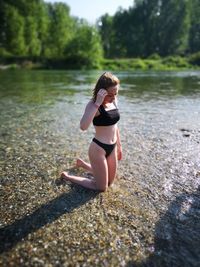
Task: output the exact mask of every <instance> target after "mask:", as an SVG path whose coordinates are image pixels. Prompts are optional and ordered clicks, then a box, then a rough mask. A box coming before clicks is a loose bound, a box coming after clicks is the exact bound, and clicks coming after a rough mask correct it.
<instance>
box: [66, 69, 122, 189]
mask: <svg viewBox="0 0 200 267" xmlns="http://www.w3.org/2000/svg"><path fill="white" fill-rule="evenodd" d="M118 90H119V79H118V78H117V77H116V76H115V75H113V74H111V73H109V72H105V73H104V74H103V75H101V76H100V78H99V79H98V81H97V83H96V86H95V88H94V90H93V97H92V99H91V100H90V101H89V103H88V104H87V106H86V108H85V112H84V114H83V117H82V119H81V121H80V128H81V130H83V131H84V130H87V129H88V127H89V126H90V124H91V123H92V122H93V125H94V128H95V137H94V138H93V139H92V142H91V144H90V147H89V159H90V164H89V163H86V162H85V161H83V160H82V159H77V163H76V165H77V167H82V168H84V169H85V170H87V171H89V172H91V173H92V175H93V176H94V179H89V178H84V177H79V176H73V175H69V174H68V173H67V172H63V173H62V174H61V176H62V178H64V179H66V180H69V181H71V182H74V183H76V184H79V185H82V186H84V187H86V188H90V189H94V190H99V191H106V189H107V188H108V186H109V185H111V184H112V183H113V181H114V179H115V176H116V170H117V164H118V160H121V158H122V149H121V143H120V135H119V129H118V126H117V122H118V121H119V119H120V115H119V110H118V108H117V94H118Z"/></svg>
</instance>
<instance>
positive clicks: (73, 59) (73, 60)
mask: <svg viewBox="0 0 200 267" xmlns="http://www.w3.org/2000/svg"><path fill="white" fill-rule="evenodd" d="M76 27H77V28H76V32H75V36H74V38H73V39H72V40H71V41H70V43H69V44H68V45H67V46H66V49H65V55H66V60H67V62H68V64H69V65H75V66H76V67H79V68H83V67H84V66H87V67H89V68H98V67H100V62H101V59H102V55H103V49H102V46H101V41H100V36H99V34H98V32H97V29H96V28H95V27H93V26H89V25H87V24H86V23H83V22H82V23H79V25H77V26H76Z"/></svg>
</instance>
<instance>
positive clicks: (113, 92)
mask: <svg viewBox="0 0 200 267" xmlns="http://www.w3.org/2000/svg"><path fill="white" fill-rule="evenodd" d="M118 91H119V84H117V85H115V86H112V87H109V88H108V89H107V93H108V94H107V95H106V97H105V98H104V101H103V104H107V103H112V102H113V101H114V100H115V98H116V96H117V94H118Z"/></svg>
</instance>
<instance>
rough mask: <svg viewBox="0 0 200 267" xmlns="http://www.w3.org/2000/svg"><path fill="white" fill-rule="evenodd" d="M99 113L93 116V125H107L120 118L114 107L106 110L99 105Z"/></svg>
mask: <svg viewBox="0 0 200 267" xmlns="http://www.w3.org/2000/svg"><path fill="white" fill-rule="evenodd" d="M98 110H99V113H100V114H99V115H98V116H96V117H94V119H93V125H95V126H109V125H113V124H115V123H117V122H118V121H119V119H120V114H119V110H118V108H117V107H116V109H111V110H108V111H106V110H105V108H104V106H103V105H101V106H100V107H99V109H98Z"/></svg>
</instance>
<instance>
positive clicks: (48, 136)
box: [0, 70, 200, 267]
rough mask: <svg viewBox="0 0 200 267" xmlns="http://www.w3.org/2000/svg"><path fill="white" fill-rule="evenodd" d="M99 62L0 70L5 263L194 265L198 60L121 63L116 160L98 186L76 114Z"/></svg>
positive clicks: (199, 222)
mask: <svg viewBox="0 0 200 267" xmlns="http://www.w3.org/2000/svg"><path fill="white" fill-rule="evenodd" d="M101 73H102V72H101V71H18V70H16V71H1V72H0V125H1V130H0V151H1V153H0V170H1V175H0V177H1V178H0V196H1V208H0V236H1V237H0V251H1V252H0V253H1V254H0V265H1V266H169V267H171V266H173V267H174V266H177V267H178V266H186V267H188V266H198V264H199V262H200V198H199V196H200V155H199V153H200V143H199V142H200V104H199V103H200V72H199V71H180V72H174V71H172V72H158V71H157V72H155V71H148V72H140V71H138V72H124V71H123V72H121V71H116V72H114V74H116V75H117V76H118V77H119V79H120V81H121V87H120V90H119V96H118V102H119V108H120V113H121V120H120V122H119V128H120V133H121V139H122V146H123V160H122V161H121V162H119V170H118V177H117V180H116V182H115V184H114V185H113V187H112V188H110V189H109V190H108V191H107V192H106V193H100V194H97V193H96V192H92V191H90V190H86V189H83V188H81V187H79V186H75V185H72V184H70V183H64V182H61V181H60V179H59V174H60V172H61V171H63V170H71V171H72V172H73V173H75V174H80V173H81V174H82V175H87V174H84V173H83V172H82V171H81V170H77V169H76V168H73V165H74V162H75V158H76V157H82V158H83V159H84V160H88V156H87V149H88V145H89V143H90V141H91V139H92V137H93V133H94V130H93V128H92V126H91V127H90V128H89V130H88V131H87V132H81V131H80V130H79V121H80V118H81V115H82V113H83V111H84V108H85V105H86V103H87V102H88V101H89V99H90V97H91V92H92V89H93V87H94V84H95V81H96V79H97V78H98V76H99V75H100V74H101Z"/></svg>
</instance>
